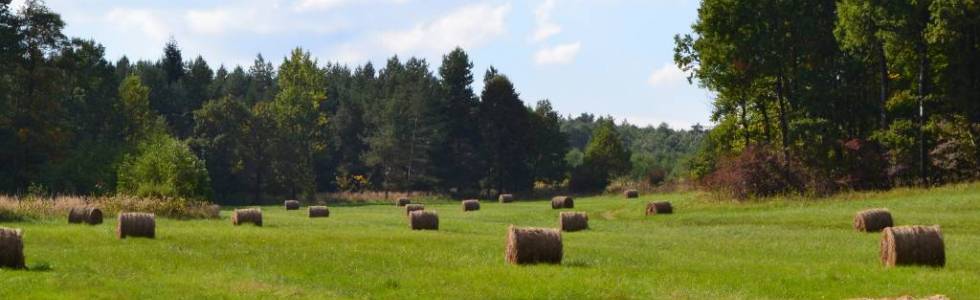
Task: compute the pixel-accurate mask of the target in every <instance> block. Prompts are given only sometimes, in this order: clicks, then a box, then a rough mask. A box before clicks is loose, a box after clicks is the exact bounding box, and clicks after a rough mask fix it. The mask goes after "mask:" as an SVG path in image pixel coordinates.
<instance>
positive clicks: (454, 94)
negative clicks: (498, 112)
mask: <svg viewBox="0 0 980 300" xmlns="http://www.w3.org/2000/svg"><path fill="white" fill-rule="evenodd" d="M472 69H473V63H472V62H470V60H469V56H468V55H467V54H466V52H465V51H463V49H461V48H456V49H454V50H453V51H452V52H450V53H449V54H446V55H444V56H443V57H442V66H440V67H439V76H440V77H442V80H441V81H440V83H441V88H442V93H443V95H444V97H445V99H446V100H445V101H446V107H445V112H444V115H445V116H446V127H447V129H448V132H447V134H446V142H445V143H443V144H442V145H441V146H442V149H439V150H438V151H440V152H441V154H440V155H438V156H437V158H438V159H440V161H439V165H440V173H439V174H440V175H439V176H440V178H441V179H442V182H443V185H444V186H445V187H448V188H457V189H461V190H469V191H475V190H476V189H477V188H479V183H480V178H482V177H483V176H484V174H485V171H484V167H483V165H484V162H483V161H482V153H481V140H480V126H479V123H478V122H475V121H474V120H476V119H477V116H478V115H477V111H478V109H479V105H480V102H479V99H477V97H476V95H475V94H474V93H473V88H472V87H471V85H472V84H473V73H472Z"/></svg>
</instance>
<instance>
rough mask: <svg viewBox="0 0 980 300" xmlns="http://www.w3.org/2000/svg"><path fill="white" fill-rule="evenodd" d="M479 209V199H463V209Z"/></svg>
mask: <svg viewBox="0 0 980 300" xmlns="http://www.w3.org/2000/svg"><path fill="white" fill-rule="evenodd" d="M475 210H480V200H476V199H470V200H463V211H475Z"/></svg>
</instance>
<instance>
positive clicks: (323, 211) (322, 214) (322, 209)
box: [310, 206, 330, 218]
mask: <svg viewBox="0 0 980 300" xmlns="http://www.w3.org/2000/svg"><path fill="white" fill-rule="evenodd" d="M329 216H330V209H329V208H327V207H326V206H310V218H326V217H329Z"/></svg>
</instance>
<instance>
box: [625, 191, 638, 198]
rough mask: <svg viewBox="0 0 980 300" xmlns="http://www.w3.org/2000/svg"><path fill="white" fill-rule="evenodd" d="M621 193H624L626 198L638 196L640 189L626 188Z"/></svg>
mask: <svg viewBox="0 0 980 300" xmlns="http://www.w3.org/2000/svg"><path fill="white" fill-rule="evenodd" d="M623 195H625V196H626V198H639V197H640V191H637V190H626V191H625V192H623Z"/></svg>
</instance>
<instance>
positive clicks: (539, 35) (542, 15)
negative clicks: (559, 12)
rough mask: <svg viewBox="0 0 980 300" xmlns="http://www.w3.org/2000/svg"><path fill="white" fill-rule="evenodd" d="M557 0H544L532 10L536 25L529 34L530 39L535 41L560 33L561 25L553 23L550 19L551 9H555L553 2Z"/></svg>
mask: <svg viewBox="0 0 980 300" xmlns="http://www.w3.org/2000/svg"><path fill="white" fill-rule="evenodd" d="M556 2H557V0H544V2H541V5H540V6H538V8H537V9H535V10H534V21H535V23H536V24H537V27H536V28H535V29H534V34H533V35H531V40H533V41H535V42H540V41H544V40H545V39H547V38H549V37H551V36H553V35H556V34H558V33H561V26H558V24H555V23H554V22H553V21H551V11H552V10H554V9H555V3H556Z"/></svg>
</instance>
